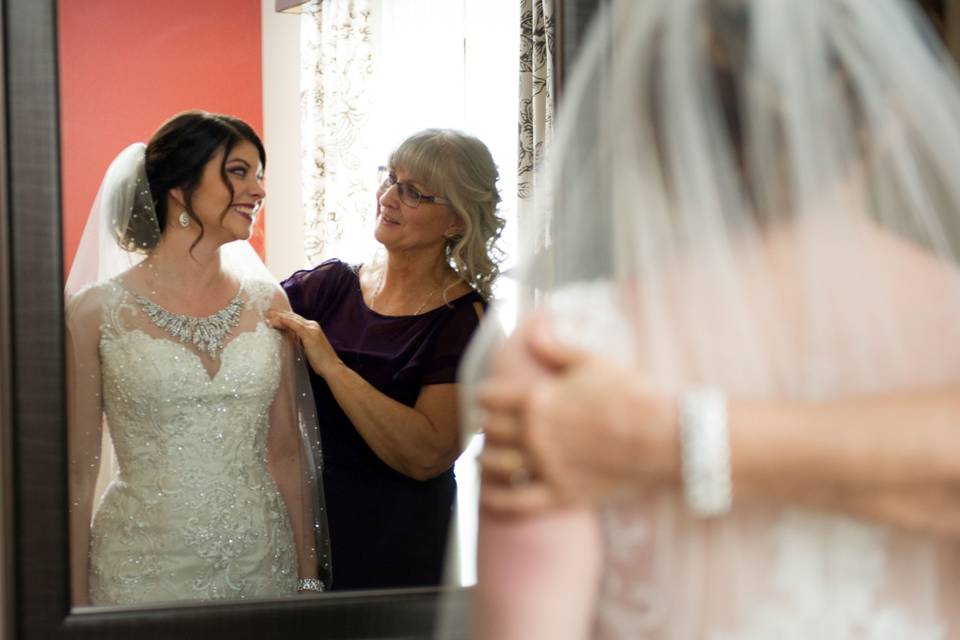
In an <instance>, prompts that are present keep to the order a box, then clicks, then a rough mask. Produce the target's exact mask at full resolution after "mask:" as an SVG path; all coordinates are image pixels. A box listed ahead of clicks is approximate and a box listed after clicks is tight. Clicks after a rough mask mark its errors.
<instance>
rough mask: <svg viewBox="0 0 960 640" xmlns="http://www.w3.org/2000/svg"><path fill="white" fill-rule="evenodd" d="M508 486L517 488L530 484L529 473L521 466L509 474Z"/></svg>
mask: <svg viewBox="0 0 960 640" xmlns="http://www.w3.org/2000/svg"><path fill="white" fill-rule="evenodd" d="M508 481H509V482H510V486H511V487H514V488H519V487H523V486H526V485H528V484H530V472H529V471H527V468H526V467H525V466H523V465H522V464H521V465H520V466H518V467H517V468H515V469H514V470H513V471H511V472H510V476H509V478H508Z"/></svg>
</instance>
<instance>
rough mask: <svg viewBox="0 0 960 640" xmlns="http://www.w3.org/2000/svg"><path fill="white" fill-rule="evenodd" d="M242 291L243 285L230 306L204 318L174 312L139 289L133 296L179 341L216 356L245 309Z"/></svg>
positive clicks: (157, 322)
mask: <svg viewBox="0 0 960 640" xmlns="http://www.w3.org/2000/svg"><path fill="white" fill-rule="evenodd" d="M241 293H243V287H240V290H239V291H237V295H235V296H234V297H233V300H231V301H230V303H229V304H228V305H227V306H225V307H224V308H223V309H220V311H217V312H216V313H214V314H212V315H209V316H207V317H205V318H197V317H195V316H185V315H181V314H179V313H172V312H170V311H167V310H166V309H164V308H163V307H161V306H160V305H158V304H157V303H156V302H154V301H153V300H150V299H149V298H144V297H143V296H141V295H138V294H136V293H134V294H133V297H134V299H135V300H136V301H137V303H138V304H139V305H140V307H141V308H142V309H143V311H144V313H146V314H147V317H148V318H150V322H152V323H153V324H154V325H155V326H156V327H158V328H160V329H163V330H164V331H166V332H167V333H168V334H170V335H171V336H173V337H174V338H176V339H177V340H179V341H180V342H184V343H189V344H193V345H194V346H195V347H197V348H198V349H200V350H201V351H206V352H207V354H208V355H209V356H210V358H212V359H216V358H217V355H218V354H219V353H220V351H222V350H223V341H224V338H226V337H227V335H228V334H229V333H230V330H231V329H233V328H234V327H236V326H237V324H239V323H240V312H241V311H242V310H243V301H242V300H241V299H240V294H241Z"/></svg>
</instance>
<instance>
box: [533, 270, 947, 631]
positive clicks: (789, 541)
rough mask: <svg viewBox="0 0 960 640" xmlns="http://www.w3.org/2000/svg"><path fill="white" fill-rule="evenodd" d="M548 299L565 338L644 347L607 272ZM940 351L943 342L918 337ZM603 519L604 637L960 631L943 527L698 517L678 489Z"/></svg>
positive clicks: (757, 513) (746, 515)
mask: <svg viewBox="0 0 960 640" xmlns="http://www.w3.org/2000/svg"><path fill="white" fill-rule="evenodd" d="M549 304H550V308H551V309H552V310H553V312H554V313H555V318H554V319H555V322H556V330H557V333H558V335H559V336H561V337H562V338H563V339H564V340H566V341H569V342H571V343H574V344H578V345H579V346H581V347H582V348H586V349H590V350H593V351H597V352H601V353H605V354H606V355H607V356H608V357H612V358H615V359H618V360H621V361H624V360H629V359H630V358H631V357H632V356H631V354H632V353H634V352H635V351H634V350H635V349H636V348H637V345H636V339H635V337H634V336H632V335H631V330H630V326H631V324H630V322H629V321H628V320H627V317H628V316H629V315H630V313H628V312H627V311H625V310H624V307H623V305H622V303H621V302H620V301H619V300H618V299H616V298H615V296H614V292H613V290H612V288H611V286H610V285H609V284H607V283H603V282H599V281H594V282H589V283H587V282H584V283H579V284H575V285H572V286H568V287H566V288H565V289H563V290H561V291H559V292H555V293H554V294H553V296H552V297H551V299H550V302H549ZM703 317H705V318H708V319H709V318H711V316H710V315H709V314H708V313H704V316H703ZM920 333H921V332H917V335H920ZM933 335H939V334H938V333H936V332H934V333H933ZM717 344H718V348H723V347H724V342H723V341H722V340H718V341H717ZM931 349H939V350H940V351H941V352H942V351H943V350H945V346H944V344H943V343H942V342H939V341H936V344H933V345H931V346H929V347H927V346H925V345H923V344H920V343H917V344H916V345H915V352H916V353H923V352H924V351H929V350H931ZM953 351H956V349H954V350H953ZM942 359H944V360H946V359H947V358H946V357H945V356H944V357H943V358H942ZM930 360H932V357H931V358H927V359H926V361H930ZM727 361H729V362H730V363H731V366H732V367H736V366H737V364H738V361H737V360H736V358H735V357H733V355H731V356H730V357H729V358H728V359H727ZM948 361H949V362H957V361H958V358H952V359H949V360H948ZM925 367H926V369H929V368H930V367H929V365H925ZM951 370H952V369H951ZM948 374H949V371H948V372H945V373H943V378H942V380H940V382H944V381H946V380H949V375H948ZM889 376H890V377H892V374H889ZM915 377H916V378H918V379H919V374H916V375H915ZM729 378H733V376H732V375H731V376H729ZM598 518H599V522H600V528H601V532H602V537H603V543H604V560H603V569H602V576H601V580H600V590H599V595H598V600H597V602H596V608H595V620H594V625H595V626H594V633H593V636H592V637H595V638H598V639H601V640H614V639H630V640H667V639H669V640H691V639H694V638H696V639H700V638H703V639H708V640H768V639H771V638H777V639H783V640H811V639H814V638H816V639H817V640H941V639H948V638H958V637H960V620H958V619H957V617H958V611H957V607H956V602H957V601H956V598H957V597H960V550H958V548H957V545H956V544H953V543H951V542H950V541H949V540H946V539H938V538H936V537H934V536H927V535H922V534H917V533H912V532H908V531H904V530H901V529H897V528H894V527H887V526H883V525H879V524H874V523H871V522H866V521H862V520H858V519H854V518H851V517H847V516H844V515H842V514H833V513H827V512H823V511H817V510H812V509H804V508H800V507H792V506H784V505H775V504H769V505H764V504H755V505H744V504H739V505H738V504H735V505H734V509H733V511H732V513H730V514H729V515H727V516H725V517H723V518H718V519H713V520H710V519H699V518H694V517H691V516H690V515H689V514H688V511H687V509H686V507H685V505H684V503H683V497H682V496H681V495H678V494H677V493H676V492H674V491H656V492H654V491H650V492H647V493H642V494H641V493H638V494H636V495H632V496H625V497H623V498H622V499H619V500H618V501H616V502H615V503H612V504H608V505H605V506H604V507H602V508H601V509H599V511H598Z"/></svg>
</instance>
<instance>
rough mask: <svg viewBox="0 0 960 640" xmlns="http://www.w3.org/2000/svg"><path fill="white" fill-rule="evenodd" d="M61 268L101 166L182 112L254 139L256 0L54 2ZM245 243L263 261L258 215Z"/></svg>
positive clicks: (258, 102) (258, 87) (257, 113)
mask: <svg viewBox="0 0 960 640" xmlns="http://www.w3.org/2000/svg"><path fill="white" fill-rule="evenodd" d="M59 28H60V33H59V39H60V121H61V125H62V127H61V145H62V148H61V154H62V157H61V162H62V164H61V166H62V180H63V214H64V223H63V224H64V247H63V250H64V265H65V267H66V269H67V270H68V271H69V267H70V265H71V264H72V262H73V255H74V253H75V252H76V247H77V244H78V243H79V241H80V234H81V232H82V231H83V225H84V224H85V223H86V219H87V214H88V213H89V210H90V206H91V204H92V203H93V198H94V196H96V193H97V188H98V187H99V186H100V179H101V178H102V177H103V173H104V171H105V170H106V168H107V165H109V164H110V161H111V160H113V158H114V157H115V156H116V154H117V153H119V152H120V151H121V150H122V149H123V148H124V147H126V146H127V145H129V144H130V143H132V142H136V141H138V140H140V141H143V142H147V141H148V140H149V138H150V135H151V134H152V133H153V132H154V131H155V130H156V129H157V128H158V127H159V126H160V125H161V124H162V123H163V122H164V121H165V120H166V119H167V118H169V117H170V116H172V115H174V114H175V113H177V112H179V111H183V110H185V109H204V110H206V111H217V112H221V113H228V114H231V115H234V116H237V117H239V118H242V119H243V120H245V121H247V122H249V123H250V124H251V125H252V126H253V128H254V129H256V130H257V131H258V132H260V133H261V135H262V132H263V82H262V77H261V32H260V0H201V1H200V2H198V1H197V0H60V2H59ZM257 227H258V229H257V231H256V233H255V235H254V240H253V244H254V246H255V247H256V248H257V251H258V252H259V253H260V254H261V256H262V255H263V216H260V219H259V220H258V221H257Z"/></svg>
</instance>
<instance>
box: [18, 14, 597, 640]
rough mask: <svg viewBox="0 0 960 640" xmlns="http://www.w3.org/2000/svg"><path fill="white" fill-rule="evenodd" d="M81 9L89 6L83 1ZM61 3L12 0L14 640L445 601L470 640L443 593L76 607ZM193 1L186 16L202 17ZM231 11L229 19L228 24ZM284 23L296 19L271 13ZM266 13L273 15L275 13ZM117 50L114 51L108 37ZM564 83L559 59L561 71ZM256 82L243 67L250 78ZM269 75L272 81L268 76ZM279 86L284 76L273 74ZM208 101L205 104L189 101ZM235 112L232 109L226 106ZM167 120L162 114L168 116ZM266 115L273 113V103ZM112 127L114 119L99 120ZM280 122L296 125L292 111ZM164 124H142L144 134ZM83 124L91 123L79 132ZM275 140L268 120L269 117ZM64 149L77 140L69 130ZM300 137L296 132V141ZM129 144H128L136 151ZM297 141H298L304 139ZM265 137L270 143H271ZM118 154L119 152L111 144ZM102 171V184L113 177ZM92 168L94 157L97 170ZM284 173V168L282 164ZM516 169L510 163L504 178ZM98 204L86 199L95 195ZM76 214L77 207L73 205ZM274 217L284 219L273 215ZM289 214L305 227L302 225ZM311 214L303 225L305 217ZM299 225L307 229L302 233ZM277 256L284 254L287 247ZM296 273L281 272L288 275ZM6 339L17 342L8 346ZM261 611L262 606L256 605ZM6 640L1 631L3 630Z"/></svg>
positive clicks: (317, 623)
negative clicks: (71, 552)
mask: <svg viewBox="0 0 960 640" xmlns="http://www.w3.org/2000/svg"><path fill="white" fill-rule="evenodd" d="M72 1H74V2H77V1H78V0H72ZM57 4H58V3H57V2H56V1H55V0H4V3H3V12H2V13H0V20H2V21H3V24H2V27H3V54H4V61H5V65H4V66H3V68H2V70H0V72H2V73H3V74H4V75H5V77H4V83H3V86H4V87H5V88H6V95H5V96H4V97H5V105H4V106H5V115H6V118H5V120H4V122H5V124H6V134H7V135H6V140H5V141H6V146H5V151H6V157H5V160H6V161H7V162H6V167H7V170H8V173H7V174H6V175H8V177H9V182H8V183H7V184H6V185H5V186H6V187H8V188H7V189H6V190H4V195H5V198H4V205H6V206H5V207H4V208H3V212H4V219H3V221H2V223H0V226H2V230H3V231H4V234H0V235H3V236H4V237H3V238H2V240H3V242H0V254H2V258H3V264H4V265H9V271H8V272H5V271H4V270H2V269H0V278H2V282H0V287H2V288H3V290H4V299H3V302H4V303H6V302H8V301H9V305H7V306H5V307H4V306H3V305H0V315H2V318H0V320H2V323H3V325H4V328H5V331H7V334H6V335H7V336H8V337H9V342H8V343H6V342H5V344H3V345H2V347H3V349H2V350H3V354H2V355H3V357H4V361H5V363H6V366H5V367H4V374H5V375H4V378H3V383H4V388H5V389H8V391H7V392H5V394H4V396H3V398H2V400H3V403H4V406H3V411H2V412H0V418H2V420H3V425H2V426H3V435H4V445H5V446H4V447H3V453H4V456H5V458H7V459H8V462H9V463H8V464H5V465H3V467H2V471H3V472H4V474H5V477H4V478H3V480H4V482H3V486H4V487H5V490H7V491H9V492H10V496H9V501H8V502H7V503H6V504H7V508H6V509H5V510H4V511H3V514H4V525H3V530H4V531H5V532H6V535H5V536H3V542H4V543H5V544H4V560H5V567H6V568H7V571H6V574H7V575H6V581H5V585H6V587H7V589H6V590H5V592H4V595H5V603H6V606H5V608H4V613H5V619H4V621H3V623H4V624H3V625H2V629H3V630H6V632H7V633H6V634H5V640H6V638H14V637H16V638H23V639H26V640H34V639H37V640H39V639H41V638H42V639H48V638H103V639H107V640H109V639H111V638H125V637H132V636H134V635H135V636H136V637H138V638H141V639H144V640H148V639H150V638H158V639H159V638H169V637H176V636H182V637H207V638H230V639H231V640H237V639H241V638H263V637H286V636H290V637H295V636H296V634H302V633H304V632H305V631H306V632H309V633H311V634H320V635H322V636H323V637H326V638H351V637H364V638H380V637H382V638H387V637H391V638H392V637H411V638H413V637H430V634H431V628H432V624H433V622H434V620H435V612H436V605H437V602H438V600H439V599H440V598H441V597H442V598H444V600H445V602H446V603H447V604H448V605H449V606H450V607H451V608H450V609H449V612H450V614H451V615H452V616H453V617H454V618H456V619H458V620H462V624H459V625H453V626H452V627H451V628H459V629H462V630H463V634H462V637H466V635H467V630H468V629H469V624H468V622H467V614H468V612H467V597H466V596H467V592H465V591H463V590H453V591H452V592H445V591H444V590H437V589H407V590H395V591H389V592H384V591H369V592H363V593H359V594H354V593H344V594H330V595H326V596H324V597H319V598H290V599H285V600H273V601H260V602H256V603H246V602H245V603H227V604H218V605H202V606H189V605H178V606H177V607H158V608H141V609H112V608H99V609H95V610H92V611H91V612H89V613H84V614H83V615H74V614H73V613H71V610H70V601H69V580H68V575H67V572H66V570H65V568H66V567H67V566H68V562H67V549H68V538H67V531H68V528H67V517H66V516H67V504H68V500H67V495H66V486H67V482H66V470H67V462H66V461H67V456H66V442H65V437H64V415H65V403H64V397H63V390H64V388H65V369H64V365H63V359H62V357H61V354H62V353H63V347H64V342H63V331H62V329H63V300H62V287H63V277H64V274H65V272H66V262H65V260H64V255H63V254H64V247H65V246H66V245H68V244H69V243H70V242H71V241H75V240H76V234H77V232H78V229H79V223H76V224H77V226H74V227H73V229H74V231H72V232H67V231H64V232H63V234H62V235H63V238H61V234H60V233H58V231H60V230H63V229H65V227H64V225H63V223H62V220H61V205H63V206H65V207H66V206H68V205H67V199H68V197H70V196H68V194H67V193H66V192H65V191H61V177H62V178H63V181H64V182H63V184H64V186H66V183H67V181H69V180H71V178H70V177H68V176H67V175H63V176H61V166H60V153H61V149H62V146H61V131H60V114H59V112H58V108H59V75H58V64H64V63H65V62H66V60H65V59H64V56H63V55H61V57H60V60H59V62H58V56H57V52H58V47H59V42H58V34H57V23H58V11H57ZM584 4H586V5H594V4H596V0H564V1H563V2H558V8H557V13H558V22H559V23H560V26H561V27H562V26H563V20H562V17H563V15H564V14H565V13H569V14H570V15H577V12H578V11H579V9H578V8H577V7H578V5H584ZM195 5H196V3H193V5H192V6H190V7H187V10H185V11H184V12H183V13H186V14H189V13H191V12H192V11H194V9H195V8H196V7H195ZM231 17H232V12H231V11H227V12H225V13H222V14H221V15H220V16H218V21H219V22H229V21H230V19H231ZM274 17H275V18H277V19H281V18H282V19H286V16H274ZM264 19H265V18H264ZM296 30H297V28H293V29H292V30H291V31H290V32H288V36H287V39H286V40H283V41H276V40H274V41H273V42H272V43H271V44H270V45H269V46H267V45H266V43H265V46H264V50H265V51H264V58H265V59H266V58H269V57H270V56H272V55H273V54H274V53H276V52H277V51H278V49H281V48H285V47H288V46H289V45H290V43H291V40H290V39H289V33H292V31H296ZM558 31H559V32H560V34H561V35H560V36H559V49H560V51H561V53H560V54H559V57H560V58H561V60H562V59H564V58H566V59H572V55H571V51H572V47H573V43H574V40H573V39H568V38H565V37H564V35H563V32H564V29H563V28H559V29H558ZM101 44H104V46H106V45H107V44H108V43H107V42H106V41H102V42H101ZM151 53H152V54H153V55H155V56H156V57H157V58H160V57H162V56H163V55H164V54H165V50H164V49H163V48H162V47H160V48H159V49H158V51H154V52H151ZM558 76H559V77H562V65H561V68H560V69H559V73H558ZM245 77H246V72H245V73H244V74H243V75H242V76H241V78H245ZM262 79H263V80H265V78H262ZM274 79H277V78H274ZM190 106H197V105H190ZM227 110H232V109H227ZM167 115H170V113H169V112H164V113H162V114H161V115H160V119H162V117H165V116H167ZM263 115H264V119H265V120H266V117H267V112H266V109H264V114H263ZM94 117H95V118H96V119H106V118H108V117H109V114H108V113H104V112H98V113H96V114H94ZM278 117H279V118H280V119H284V118H286V119H288V120H290V119H293V120H296V119H298V114H297V113H294V114H293V115H292V116H291V113H290V112H285V113H283V114H280V115H279V116H278ZM157 123H158V122H157V119H153V120H151V121H150V122H149V123H146V124H145V125H144V126H145V127H146V130H145V131H144V132H140V133H138V135H141V136H143V135H146V134H147V133H149V131H150V130H151V129H150V127H155V126H156V124H157ZM82 125H83V123H81V126H82ZM264 126H265V128H266V129H267V131H266V134H267V136H268V137H269V136H270V131H269V129H270V125H269V122H264ZM62 135H63V138H64V140H63V143H64V145H65V144H68V143H69V138H70V134H69V133H67V132H66V131H64V132H63V134H62ZM288 135H290V134H288ZM129 140H130V138H124V139H122V140H120V141H119V142H120V143H121V144H125V143H127V142H129ZM293 140H294V142H295V143H296V142H298V141H297V139H296V136H295V135H294V136H293ZM269 144H270V143H269V140H268V145H269ZM112 151H113V152H114V153H115V152H116V149H114V150H112ZM109 157H111V156H109V155H106V154H105V155H104V156H103V157H101V165H100V166H98V167H95V168H92V169H91V173H92V174H93V175H95V178H94V186H93V187H92V188H93V189H95V183H96V181H98V180H99V176H100V174H101V173H102V170H103V164H102V163H103V162H104V160H103V158H107V159H108V158H109ZM283 157H284V154H282V153H277V152H273V151H271V153H270V159H271V162H270V165H269V170H268V173H269V175H270V177H269V178H268V180H270V181H271V182H270V185H271V189H272V190H273V191H272V193H271V196H270V201H268V208H269V207H273V208H274V210H283V209H284V208H285V206H286V205H285V204H284V203H283V201H282V199H281V198H280V197H278V194H285V195H284V196H283V197H286V198H288V200H287V201H286V202H291V203H294V204H296V203H299V202H300V201H301V196H300V195H299V194H297V193H296V189H295V188H294V187H291V188H289V189H287V188H284V189H281V188H278V184H279V183H281V182H282V181H283V180H284V179H286V178H290V176H295V177H294V178H293V180H294V184H295V185H296V187H297V188H299V179H298V174H299V166H298V165H299V163H298V162H297V160H296V159H294V156H292V155H288V156H287V158H288V164H286V165H284V164H283V162H282V161H281V158H283ZM91 164H92V163H91ZM284 167H285V169H283V168H284ZM510 168H511V167H509V166H506V167H504V166H501V171H502V172H504V171H507V170H509V169H510ZM88 196H89V194H88ZM82 200H83V198H78V199H75V200H71V201H72V202H74V203H78V202H79V203H80V204H74V205H72V206H74V210H75V211H79V212H80V214H81V215H85V214H86V211H85V209H86V208H87V207H88V205H89V203H86V202H82ZM77 206H79V207H80V208H79V209H76V207H77ZM273 219H274V220H277V219H279V217H278V216H274V218H273ZM290 219H292V220H296V219H297V218H296V217H291V218H290ZM301 219H302V218H301ZM266 220H267V222H266V225H267V227H266V229H267V232H266V236H265V238H264V245H265V248H266V252H267V255H268V260H269V256H270V254H271V249H270V242H271V241H272V238H277V237H278V236H277V235H272V234H271V233H270V228H269V227H270V224H271V222H270V220H271V218H270V214H269V211H268V214H267V218H266ZM292 226H293V227H294V231H293V233H294V234H295V233H296V228H297V227H299V226H300V225H299V223H298V222H295V223H294V224H293V225H292ZM273 254H274V255H275V256H277V255H278V254H277V251H276V250H274V251H273ZM295 266H296V265H294V264H292V263H291V264H288V265H285V266H283V267H281V268H280V273H279V275H278V277H281V276H283V275H286V274H287V273H289V271H290V270H291V269H292V268H295ZM8 344H9V348H7V345H8ZM251 604H253V605H254V606H251ZM0 637H4V634H0Z"/></svg>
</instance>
